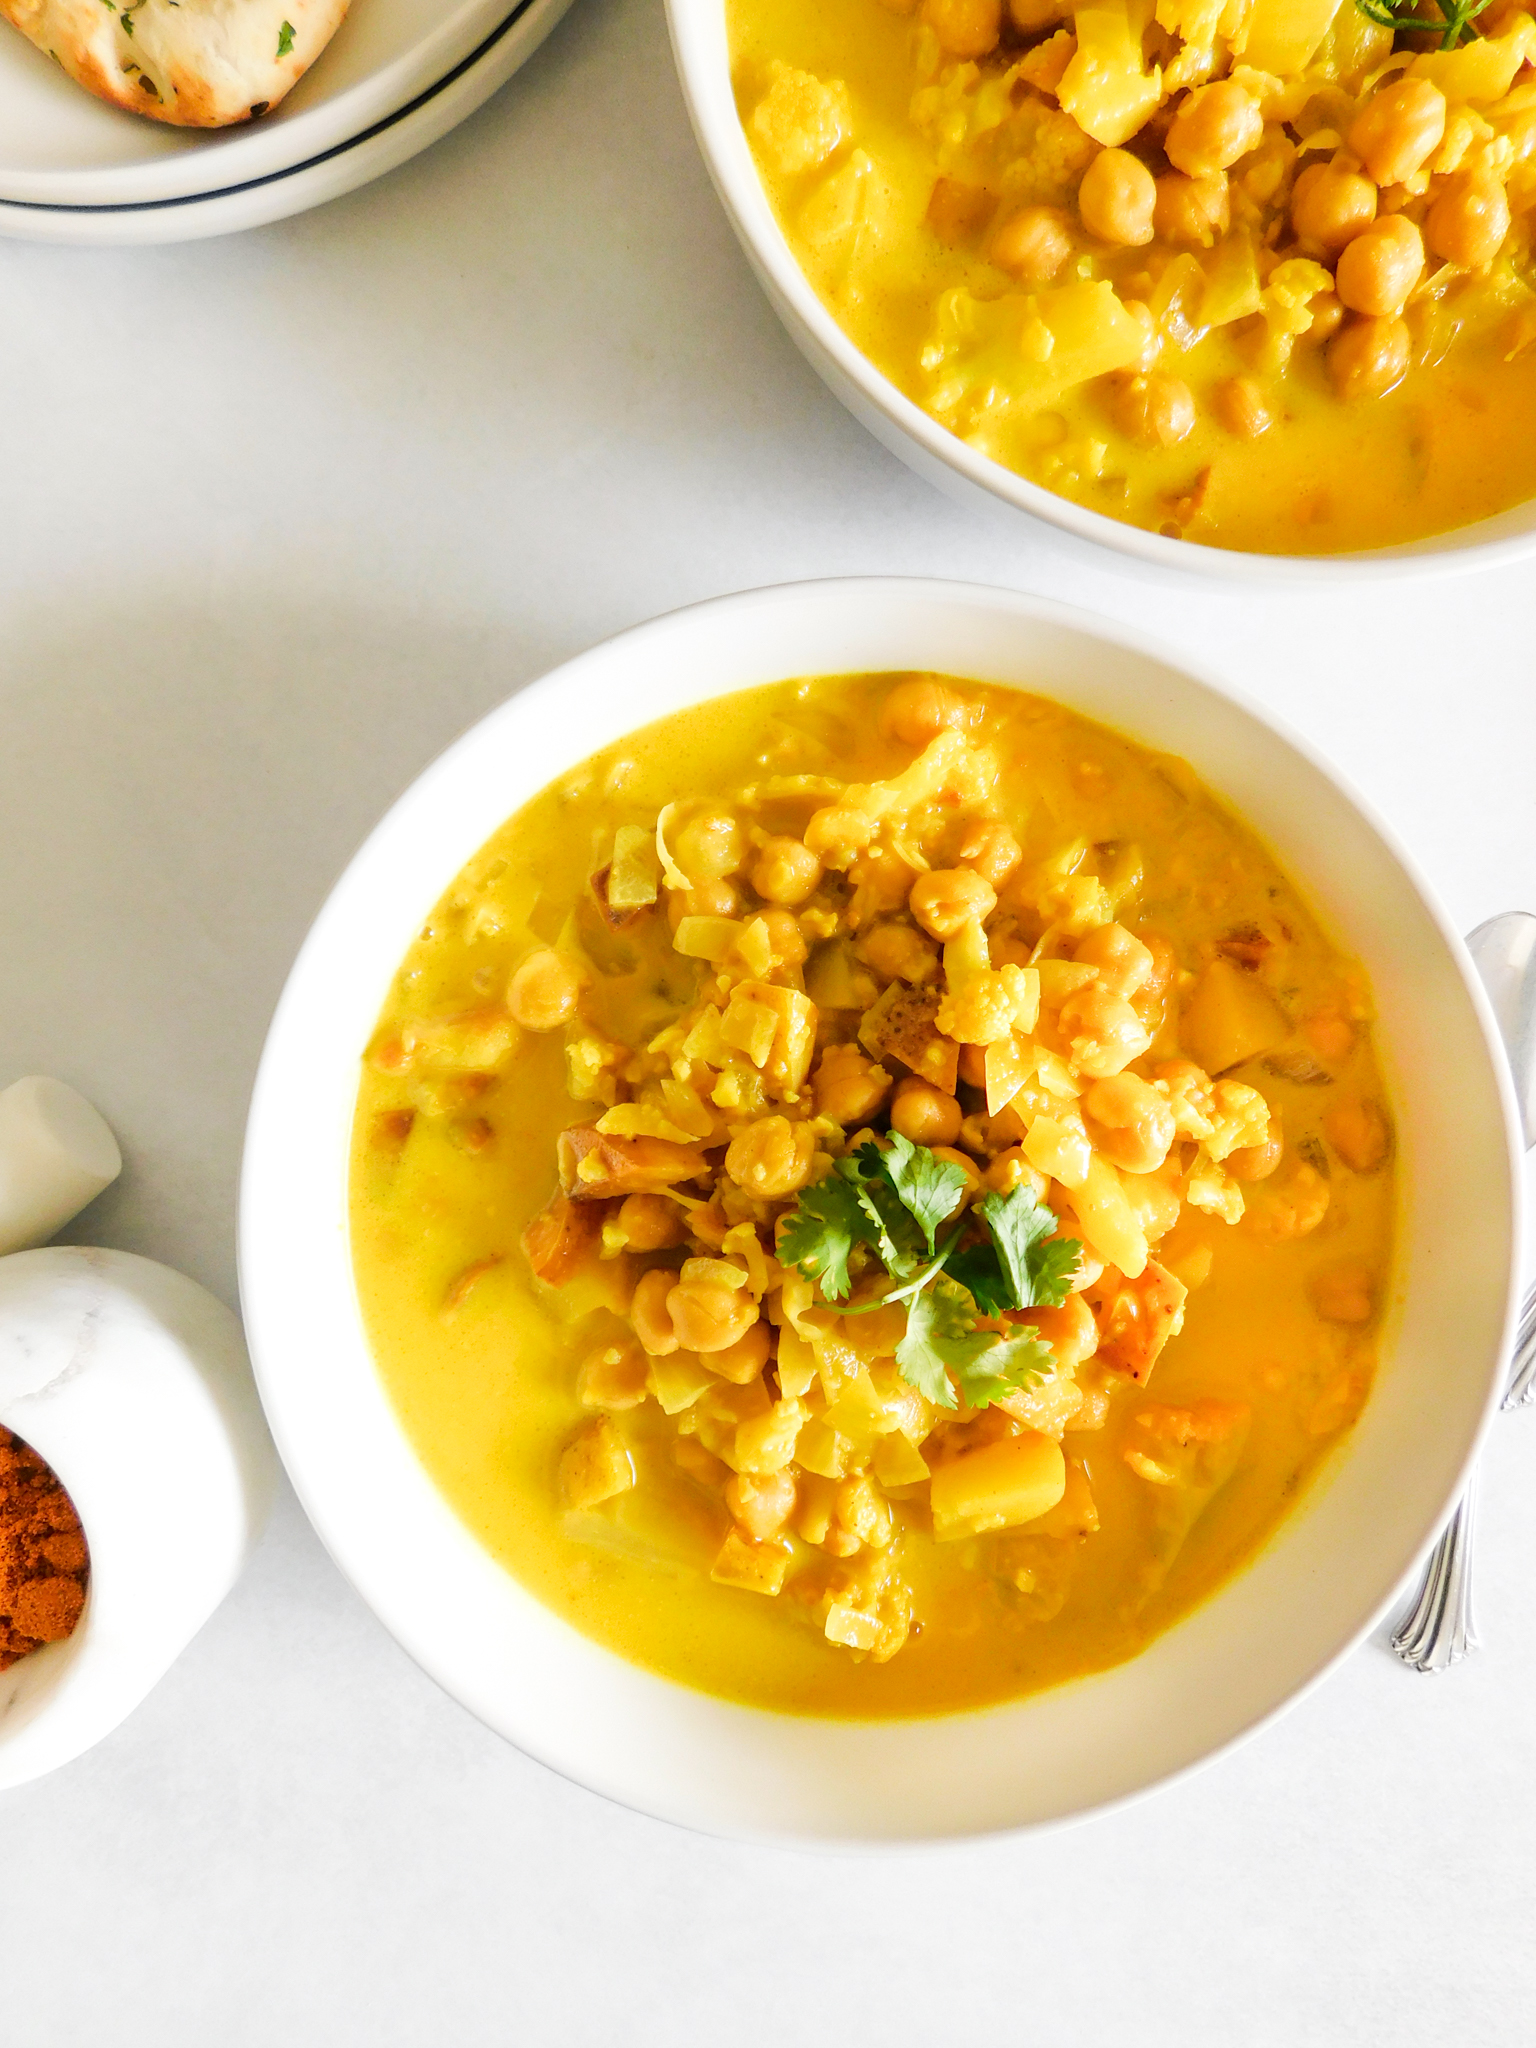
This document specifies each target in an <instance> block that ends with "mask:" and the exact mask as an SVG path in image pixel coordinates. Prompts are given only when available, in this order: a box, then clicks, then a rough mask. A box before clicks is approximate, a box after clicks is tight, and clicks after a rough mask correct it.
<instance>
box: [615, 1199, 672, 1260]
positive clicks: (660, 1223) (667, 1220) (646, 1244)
mask: <svg viewBox="0 0 1536 2048" xmlns="http://www.w3.org/2000/svg"><path fill="white" fill-rule="evenodd" d="M619 1228H620V1230H622V1231H623V1233H624V1242H625V1243H626V1244H627V1245H628V1247H629V1249H630V1250H631V1251H632V1252H666V1251H670V1250H671V1249H672V1247H673V1245H675V1244H681V1243H682V1241H683V1239H684V1238H685V1237H686V1236H687V1235H688V1233H687V1231H686V1230H685V1229H684V1228H683V1213H682V1211H681V1210H680V1209H679V1208H678V1206H677V1204H676V1202H669V1201H668V1200H667V1198H666V1196H665V1195H626V1196H625V1198H624V1200H623V1202H622V1203H621V1204H620V1205H619Z"/></svg>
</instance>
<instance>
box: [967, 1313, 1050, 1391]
mask: <svg viewBox="0 0 1536 2048" xmlns="http://www.w3.org/2000/svg"><path fill="white" fill-rule="evenodd" d="M1055 1370H1056V1354H1055V1352H1054V1351H1052V1349H1051V1347H1050V1345H1049V1344H1047V1343H1046V1342H1045V1341H1044V1339H1043V1338H1040V1337H1037V1336H1036V1335H1035V1334H1034V1332H1033V1331H1022V1332H1021V1333H1020V1334H1019V1335H1018V1336H1016V1337H997V1338H994V1340H993V1341H992V1343H991V1344H990V1345H989V1346H988V1348H987V1349H986V1350H985V1351H983V1352H981V1353H980V1354H979V1355H978V1356H977V1357H976V1358H974V1359H973V1360H972V1361H971V1362H970V1364H969V1365H967V1366H964V1367H962V1368H961V1369H960V1370H959V1372H958V1373H957V1374H956V1384H957V1385H958V1387H959V1389H960V1395H961V1398H962V1399H963V1400H964V1401H965V1402H966V1403H967V1405H968V1406H970V1407H972V1408H986V1407H988V1406H990V1404H991V1403H992V1402H993V1401H1000V1400H1001V1399H1002V1398H1003V1396H1004V1395H1005V1394H1013V1393H1017V1392H1018V1391H1019V1389H1020V1388H1021V1387H1034V1386H1038V1385H1039V1384H1040V1382H1041V1380H1043V1379H1048V1378H1049V1377H1050V1375H1051V1374H1052V1373H1053V1372H1054V1371H1055Z"/></svg>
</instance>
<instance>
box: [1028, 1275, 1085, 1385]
mask: <svg viewBox="0 0 1536 2048" xmlns="http://www.w3.org/2000/svg"><path fill="white" fill-rule="evenodd" d="M1026 1323H1027V1326H1028V1327H1032V1328H1033V1329H1034V1332H1035V1335H1036V1336H1038V1337H1040V1338H1042V1339H1043V1340H1044V1341H1045V1342H1046V1343H1047V1344H1049V1345H1050V1347H1051V1349H1052V1350H1053V1351H1054V1352H1055V1354H1056V1363H1057V1365H1058V1366H1059V1367H1060V1368H1061V1370H1062V1371H1063V1372H1071V1371H1073V1370H1074V1369H1075V1368H1076V1367H1077V1366H1079V1365H1081V1364H1082V1363H1083V1361H1084V1360H1085V1359H1088V1358H1092V1356H1093V1354H1094V1352H1095V1351H1097V1350H1098V1348H1099V1327H1098V1324H1097V1323H1096V1322H1095V1321H1094V1320H1093V1311H1092V1309H1090V1308H1089V1306H1088V1304H1087V1302H1086V1301H1084V1299H1083V1297H1082V1296H1081V1295H1080V1294H1069V1295H1068V1296H1067V1298H1066V1300H1065V1301H1064V1302H1063V1303H1062V1304H1061V1306H1060V1308H1032V1309H1031V1310H1030V1312H1029V1315H1028V1317H1027V1319H1026Z"/></svg>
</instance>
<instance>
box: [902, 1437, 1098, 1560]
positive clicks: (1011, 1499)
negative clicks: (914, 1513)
mask: <svg viewBox="0 0 1536 2048" xmlns="http://www.w3.org/2000/svg"><path fill="white" fill-rule="evenodd" d="M1066 1486H1067V1467H1066V1460H1065V1459H1064V1458H1063V1457H1062V1455H1061V1446H1060V1444H1058V1443H1056V1442H1054V1441H1053V1440H1052V1439H1051V1438H1050V1437H1048V1436H1043V1435H1042V1434H1041V1433H1040V1431H1039V1430H1037V1429H1026V1430H1023V1431H1021V1432H1020V1434H1019V1435H1018V1436H1009V1437H1004V1438H1003V1440H1002V1442H1001V1443H995V1444H988V1445H987V1446H986V1448H985V1449H984V1450H980V1451H966V1452H964V1453H963V1454H962V1455H961V1456H960V1457H958V1458H952V1459H950V1461H949V1463H948V1464H946V1465H940V1466H939V1467H938V1468H937V1470H936V1471H935V1472H934V1475H933V1479H932V1481H931V1482H930V1484H929V1488H928V1499H929V1504H930V1505H931V1507H932V1509H933V1533H934V1535H935V1536H936V1537H937V1538H938V1539H939V1541H940V1542H941V1543H948V1542H953V1541H954V1540H955V1539H956V1538H957V1537H961V1536H979V1535H981V1534H983V1533H984V1532H985V1531H986V1530H988V1529H1011V1528H1015V1527H1017V1526H1018V1524H1019V1523H1020V1522H1033V1521H1034V1520H1035V1519H1036V1518H1037V1517H1038V1516H1040V1515H1043V1514H1045V1513H1046V1512H1047V1510H1048V1509H1050V1508H1053V1507H1055V1505H1056V1503H1057V1502H1058V1501H1059V1500H1060V1499H1061V1497H1062V1495H1063V1493H1065V1491H1066Z"/></svg>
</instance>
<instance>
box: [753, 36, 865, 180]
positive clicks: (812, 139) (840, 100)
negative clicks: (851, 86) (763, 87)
mask: <svg viewBox="0 0 1536 2048" xmlns="http://www.w3.org/2000/svg"><path fill="white" fill-rule="evenodd" d="M769 76H770V78H771V79H772V83H771V84H770V86H769V87H768V90H767V92H765V93H764V94H763V97H762V98H761V99H760V100H759V101H758V103H757V105H756V107H754V108H753V110H752V133H753V135H754V136H755V137H756V138H757V142H758V146H759V147H760V148H761V150H762V151H763V154H764V155H765V156H767V157H769V158H770V159H771V161H772V163H773V166H774V168H775V170H779V171H782V172H783V173H784V174H785V175H786V176H787V177H794V176H795V175H796V174H797V173H799V172H801V171H810V170H814V169H815V167H816V165H817V164H824V163H825V162H826V160H827V158H828V157H829V156H831V154H832V152H833V151H834V150H835V149H839V148H841V146H842V144H843V143H844V142H846V141H847V139H848V137H849V136H850V135H851V134H852V133H853V108H852V106H851V104H850V102H849V99H848V88H847V86H846V85H844V83H843V81H842V80H841V79H840V78H833V79H820V78H817V77H816V76H815V75H814V74H813V73H812V72H809V71H796V70H795V69H794V67H793V66H792V65H789V64H786V63H784V62H783V60H782V59H781V58H778V57H775V58H774V60H773V63H772V65H771V66H770V67H769Z"/></svg>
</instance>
